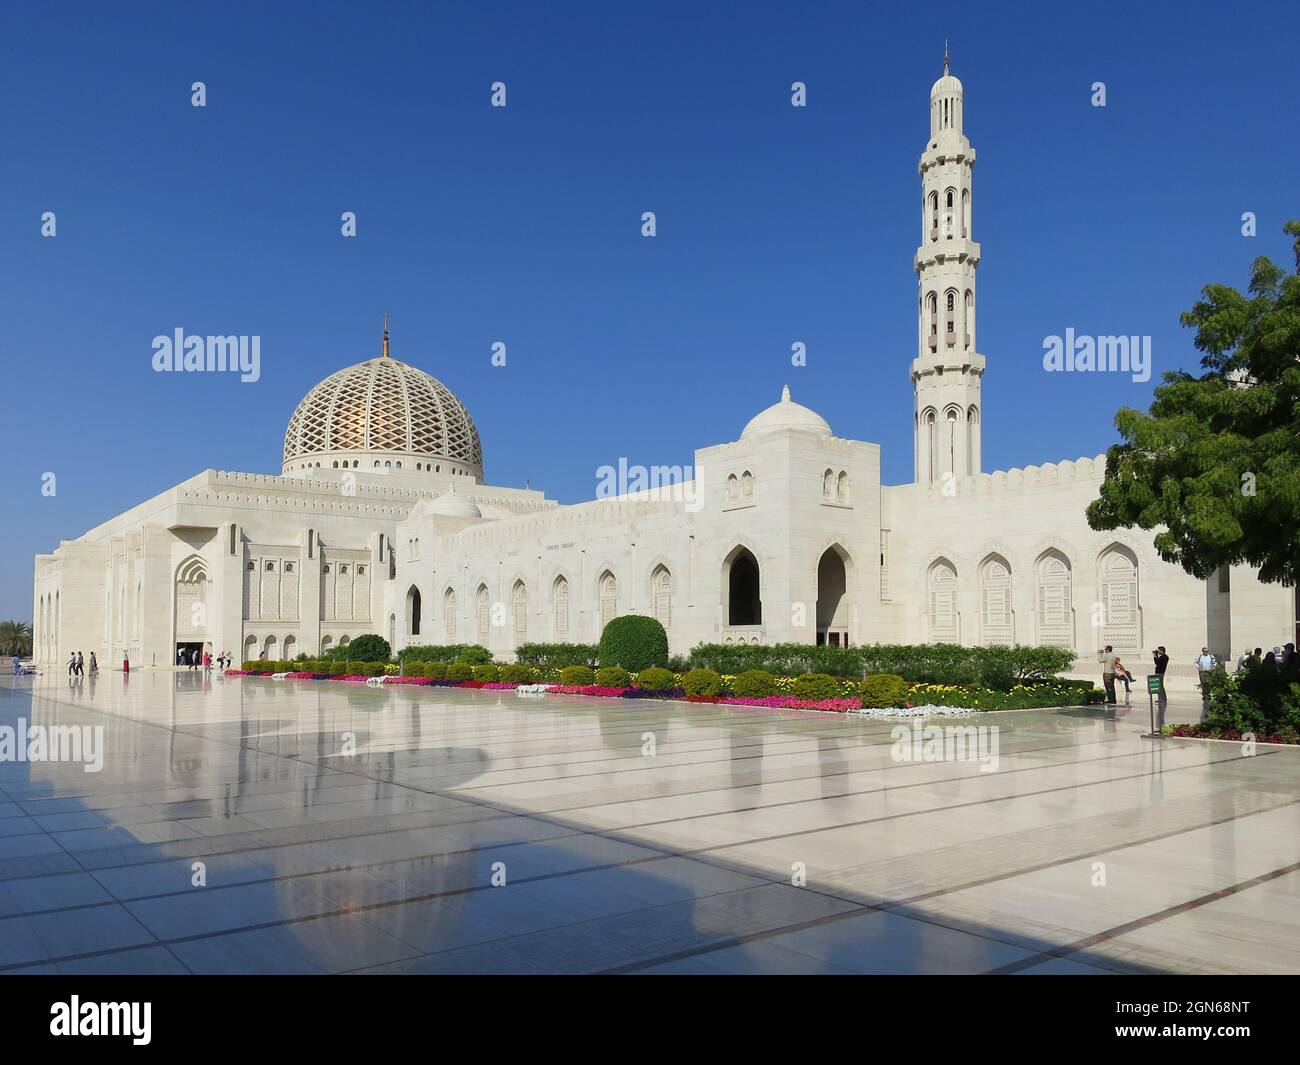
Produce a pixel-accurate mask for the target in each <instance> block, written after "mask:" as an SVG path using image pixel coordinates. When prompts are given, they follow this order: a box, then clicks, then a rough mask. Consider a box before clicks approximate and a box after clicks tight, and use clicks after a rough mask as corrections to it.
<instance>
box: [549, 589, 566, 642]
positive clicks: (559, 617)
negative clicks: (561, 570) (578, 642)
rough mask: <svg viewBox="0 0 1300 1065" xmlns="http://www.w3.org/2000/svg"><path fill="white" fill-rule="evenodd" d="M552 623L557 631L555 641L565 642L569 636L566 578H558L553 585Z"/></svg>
mask: <svg viewBox="0 0 1300 1065" xmlns="http://www.w3.org/2000/svg"><path fill="white" fill-rule="evenodd" d="M551 622H552V625H553V626H554V630H555V639H556V640H557V641H558V642H561V643H562V642H564V641H565V640H567V639H568V636H569V582H568V580H566V579H565V578H564V577H556V578H555V583H554V584H553V585H551Z"/></svg>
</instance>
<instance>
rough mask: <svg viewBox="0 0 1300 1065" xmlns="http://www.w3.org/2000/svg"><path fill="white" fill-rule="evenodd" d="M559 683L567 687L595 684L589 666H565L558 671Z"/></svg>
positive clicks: (593, 673) (594, 677) (593, 675)
mask: <svg viewBox="0 0 1300 1065" xmlns="http://www.w3.org/2000/svg"><path fill="white" fill-rule="evenodd" d="M560 683H561V684H569V685H583V684H595V683H596V674H595V671H594V670H593V669H592V668H591V666H565V667H564V668H563V669H562V670H560Z"/></svg>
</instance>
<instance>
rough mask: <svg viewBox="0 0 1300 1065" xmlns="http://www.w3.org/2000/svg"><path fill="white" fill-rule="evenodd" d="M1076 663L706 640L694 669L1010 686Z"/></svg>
mask: <svg viewBox="0 0 1300 1065" xmlns="http://www.w3.org/2000/svg"><path fill="white" fill-rule="evenodd" d="M1073 664H1074V652H1073V651H1067V650H1064V649H1063V648H1060V647H959V646H957V645H956V644H946V643H935V644H869V645H864V646H862V647H828V646H814V645H811V644H804V643H781V644H769V645H755V644H716V643H715V644H700V645H698V646H697V647H695V648H694V649H693V650H692V651H691V654H690V665H691V667H692V668H704V669H714V670H717V671H718V672H719V673H729V674H741V673H744V672H747V671H748V670H754V669H762V670H766V671H767V672H769V673H775V674H777V675H778V676H799V675H800V674H804V673H826V674H828V675H830V676H832V677H854V678H861V677H864V676H867V675H868V674H872V673H892V674H894V675H896V676H900V677H903V678H905V679H907V680H909V681H922V682H925V683H928V684H983V685H984V686H985V687H988V688H993V689H994V690H997V691H1008V690H1009V689H1010V688H1011V687H1012V686H1014V685H1015V684H1028V683H1034V682H1036V681H1042V680H1047V679H1050V678H1051V677H1054V676H1055V675H1056V674H1058V673H1061V672H1062V671H1064V670H1066V669H1069V668H1070V667H1071V666H1072V665H1073Z"/></svg>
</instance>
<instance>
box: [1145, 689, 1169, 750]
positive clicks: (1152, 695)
mask: <svg viewBox="0 0 1300 1065" xmlns="http://www.w3.org/2000/svg"><path fill="white" fill-rule="evenodd" d="M1163 679H1164V678H1163V677H1161V676H1160V674H1159V673H1148V674H1147V702H1148V703H1149V704H1150V706H1151V731H1150V732H1148V733H1147V735H1146V736H1145V737H1144V738H1145V739H1152V740H1153V739H1156V738H1157V737H1158V736H1159V735H1160V733H1158V732H1157V731H1156V696H1157V695H1159V694H1160V682H1161V681H1162V680H1163Z"/></svg>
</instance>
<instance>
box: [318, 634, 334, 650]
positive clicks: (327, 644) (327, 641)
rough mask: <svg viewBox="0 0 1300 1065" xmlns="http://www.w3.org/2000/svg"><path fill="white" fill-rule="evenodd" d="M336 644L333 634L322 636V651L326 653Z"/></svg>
mask: <svg viewBox="0 0 1300 1065" xmlns="http://www.w3.org/2000/svg"><path fill="white" fill-rule="evenodd" d="M333 645H334V637H333V636H322V637H321V638H320V653H321V654H324V653H325V652H326V651H328V650H329V649H330V648H331V647H332V646H333Z"/></svg>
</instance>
